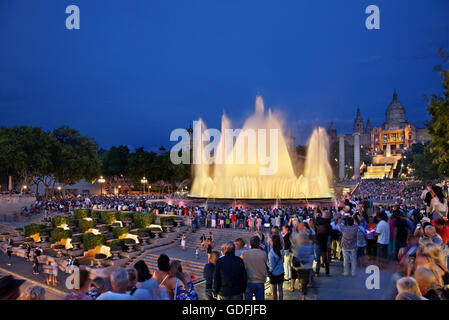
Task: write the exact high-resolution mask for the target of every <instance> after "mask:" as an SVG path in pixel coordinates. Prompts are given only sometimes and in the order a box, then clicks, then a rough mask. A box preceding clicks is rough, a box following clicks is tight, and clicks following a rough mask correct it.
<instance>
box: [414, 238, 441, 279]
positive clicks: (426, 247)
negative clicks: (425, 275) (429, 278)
mask: <svg viewBox="0 0 449 320" xmlns="http://www.w3.org/2000/svg"><path fill="white" fill-rule="evenodd" d="M416 254H417V256H422V257H425V258H426V260H427V261H428V263H429V264H430V267H429V269H430V270H431V271H432V272H433V273H434V275H435V277H436V280H437V283H438V284H439V285H443V284H444V282H443V278H442V276H441V271H442V270H443V271H448V270H447V268H446V264H445V261H444V260H445V257H444V254H443V251H442V250H441V247H440V246H438V245H436V244H434V243H431V242H425V243H423V244H421V245H420V247H419V249H418V251H417V253H416Z"/></svg>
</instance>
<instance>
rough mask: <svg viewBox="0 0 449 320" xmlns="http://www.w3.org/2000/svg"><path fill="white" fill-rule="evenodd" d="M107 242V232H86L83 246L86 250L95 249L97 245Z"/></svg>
mask: <svg viewBox="0 0 449 320" xmlns="http://www.w3.org/2000/svg"><path fill="white" fill-rule="evenodd" d="M105 243H106V235H105V234H98V235H96V234H92V233H89V234H85V235H84V236H83V248H84V250H86V251H87V250H90V249H94V248H96V247H97V246H101V245H103V244H105Z"/></svg>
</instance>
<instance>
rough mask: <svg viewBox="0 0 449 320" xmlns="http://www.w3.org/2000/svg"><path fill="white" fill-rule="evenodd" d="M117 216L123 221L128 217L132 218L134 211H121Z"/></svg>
mask: <svg viewBox="0 0 449 320" xmlns="http://www.w3.org/2000/svg"><path fill="white" fill-rule="evenodd" d="M119 217H120V220H121V221H125V220H126V219H128V218H131V219H133V217H134V212H129V211H122V212H120V215H119Z"/></svg>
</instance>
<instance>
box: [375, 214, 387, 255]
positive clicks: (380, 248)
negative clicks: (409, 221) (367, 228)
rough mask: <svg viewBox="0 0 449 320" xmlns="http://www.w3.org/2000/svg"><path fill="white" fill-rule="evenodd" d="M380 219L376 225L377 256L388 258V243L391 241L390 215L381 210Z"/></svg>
mask: <svg viewBox="0 0 449 320" xmlns="http://www.w3.org/2000/svg"><path fill="white" fill-rule="evenodd" d="M379 219H380V221H379V223H378V224H377V227H376V235H377V258H378V259H384V260H387V258H388V244H389V242H390V227H389V225H388V216H387V214H386V213H385V212H380V213H379Z"/></svg>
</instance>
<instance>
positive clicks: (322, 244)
mask: <svg viewBox="0 0 449 320" xmlns="http://www.w3.org/2000/svg"><path fill="white" fill-rule="evenodd" d="M314 216H315V232H316V270H315V274H316V275H317V276H319V274H320V267H321V260H322V261H323V264H324V267H325V271H326V276H329V274H330V244H331V232H332V227H331V219H330V218H329V213H328V212H326V211H324V213H323V216H319V215H318V212H315V214H314Z"/></svg>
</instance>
